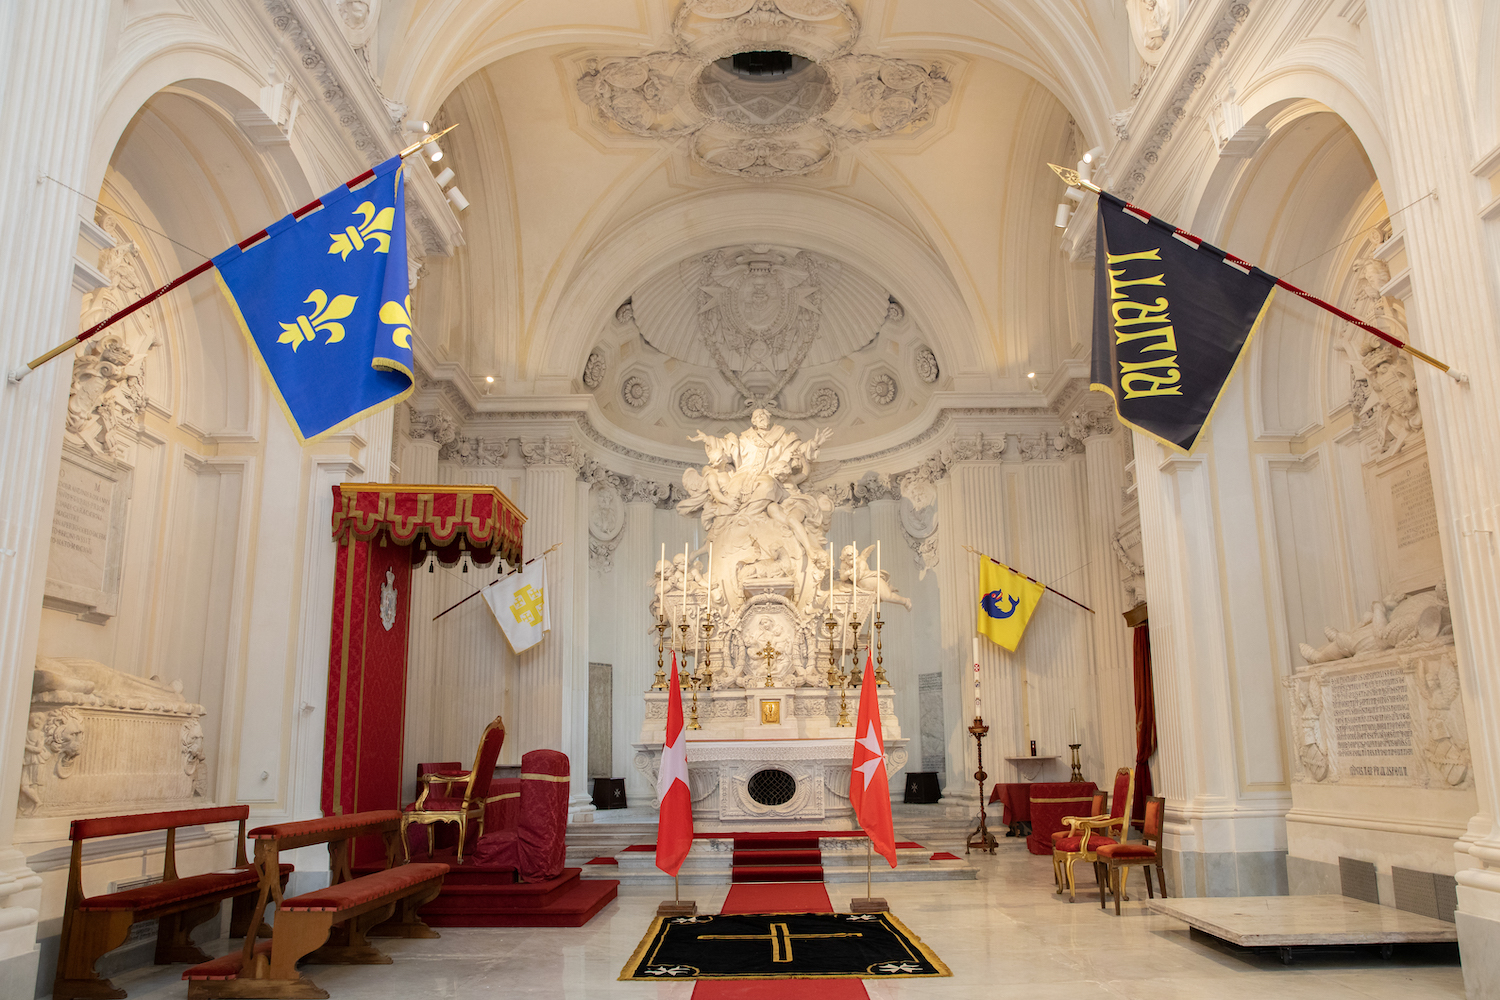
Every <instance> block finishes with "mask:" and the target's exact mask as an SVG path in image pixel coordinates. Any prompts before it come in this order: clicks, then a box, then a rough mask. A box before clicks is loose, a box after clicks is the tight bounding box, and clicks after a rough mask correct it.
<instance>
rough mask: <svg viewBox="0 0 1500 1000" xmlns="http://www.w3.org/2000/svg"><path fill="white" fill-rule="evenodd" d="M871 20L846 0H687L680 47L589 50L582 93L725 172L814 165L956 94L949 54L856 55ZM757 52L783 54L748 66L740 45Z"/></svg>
mask: <svg viewBox="0 0 1500 1000" xmlns="http://www.w3.org/2000/svg"><path fill="white" fill-rule="evenodd" d="M859 31H860V25H859V19H858V17H857V16H856V15H855V14H854V12H853V10H852V9H851V8H850V7H849V6H848V4H846V3H843V2H841V0H748V2H747V0H687V2H685V3H684V4H683V5H682V7H681V8H679V11H678V16H677V18H676V19H675V20H674V22H673V34H672V38H671V42H670V45H671V48H668V49H663V50H661V51H657V52H652V53H649V54H647V55H644V56H628V57H621V58H610V57H608V56H596V57H593V58H590V59H587V60H586V61H584V62H583V64H582V73H581V74H580V75H579V77H578V78H577V84H576V86H577V91H578V96H579V98H580V99H581V100H582V101H583V102H584V103H585V104H587V105H589V106H590V107H592V108H593V109H594V111H595V115H596V119H597V121H598V122H599V123H601V124H603V125H605V126H606V127H609V128H612V129H615V130H620V131H623V132H626V133H628V134H631V135H637V136H641V137H645V138H654V139H660V140H664V141H667V142H671V143H674V144H678V145H680V146H681V148H682V149H683V150H684V151H685V153H686V155H687V156H688V157H690V158H691V159H692V160H693V162H695V163H697V164H699V165H700V166H703V167H705V168H707V169H709V170H713V171H716V172H718V173H723V174H730V175H734V176H738V177H745V178H750V179H755V180H766V179H770V178H774V177H788V176H797V175H800V174H808V173H813V172H815V171H817V170H819V169H821V168H822V167H823V166H824V165H825V164H827V163H828V162H829V161H830V160H831V159H832V158H833V156H834V155H835V154H836V153H837V151H838V150H839V149H840V148H841V147H845V146H848V145H849V144H852V143H859V142H863V141H865V140H868V139H872V138H878V137H883V136H895V135H909V134H913V133H916V132H919V131H921V130H922V129H924V128H925V127H926V126H928V125H930V124H931V123H932V121H933V117H934V115H935V114H936V112H937V110H938V109H939V108H941V107H942V106H943V105H944V104H946V103H947V102H948V100H949V98H950V97H951V96H952V92H953V87H952V84H951V83H950V82H949V80H948V77H947V75H946V72H945V71H944V69H943V67H942V66H941V65H939V64H932V65H925V64H922V63H918V62H912V61H910V60H905V59H895V58H891V57H888V56H879V55H873V54H855V53H854V52H853V51H852V50H853V48H854V45H855V43H856V42H857V41H858V40H859ZM748 52H755V53H771V54H777V55H780V56H782V57H783V60H782V62H781V63H778V65H777V66H776V68H774V69H768V68H760V69H747V68H745V67H743V66H741V65H739V64H738V63H737V62H736V61H735V59H734V56H736V55H737V54H742V53H748Z"/></svg>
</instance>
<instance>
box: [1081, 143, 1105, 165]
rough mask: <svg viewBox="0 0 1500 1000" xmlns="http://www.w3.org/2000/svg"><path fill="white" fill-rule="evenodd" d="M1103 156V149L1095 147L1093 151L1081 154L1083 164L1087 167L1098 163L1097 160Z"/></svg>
mask: <svg viewBox="0 0 1500 1000" xmlns="http://www.w3.org/2000/svg"><path fill="white" fill-rule="evenodd" d="M1103 155H1104V147H1103V146H1095V147H1094V148H1093V149H1091V150H1089V151H1088V152H1087V153H1084V154H1083V162H1084V163H1087V164H1089V165H1093V164H1094V163H1096V162H1098V160H1099V158H1100V157H1101V156H1103Z"/></svg>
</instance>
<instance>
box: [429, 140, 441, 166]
mask: <svg viewBox="0 0 1500 1000" xmlns="http://www.w3.org/2000/svg"><path fill="white" fill-rule="evenodd" d="M427 158H428V159H429V160H431V161H432V162H433V163H436V162H437V161H438V160H441V159H442V158H443V147H441V146H439V145H438V144H437V143H435V142H429V143H428V144H427Z"/></svg>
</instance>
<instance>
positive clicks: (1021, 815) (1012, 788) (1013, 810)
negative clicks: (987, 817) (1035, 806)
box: [990, 781, 1031, 837]
mask: <svg viewBox="0 0 1500 1000" xmlns="http://www.w3.org/2000/svg"><path fill="white" fill-rule="evenodd" d="M996 802H998V803H1000V804H1001V806H1003V807H1004V811H1003V812H1002V814H1001V816H1000V821H1001V822H1002V823H1004V824H1005V825H1006V826H1008V827H1010V831H1009V832H1008V833H1006V836H1007V837H1016V836H1024V835H1025V830H1023V829H1022V824H1025V825H1026V826H1030V825H1031V783H1030V782H1029V781H1015V782H1004V781H999V782H996V783H995V787H994V789H993V790H992V791H991V792H990V805H994V804H995V803H996Z"/></svg>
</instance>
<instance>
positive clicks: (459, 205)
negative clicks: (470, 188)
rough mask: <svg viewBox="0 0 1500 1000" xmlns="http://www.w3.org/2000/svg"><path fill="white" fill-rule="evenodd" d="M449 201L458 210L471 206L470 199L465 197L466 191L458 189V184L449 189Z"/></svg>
mask: <svg viewBox="0 0 1500 1000" xmlns="http://www.w3.org/2000/svg"><path fill="white" fill-rule="evenodd" d="M448 203H449V204H450V205H452V206H453V210H454V211H456V212H462V211H463V210H464V209H466V208H468V207H469V199H467V198H465V197H464V193H463V192H462V191H460V190H459V189H458V185H457V184H455V185H453V186H452V187H451V188H449V189H448Z"/></svg>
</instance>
